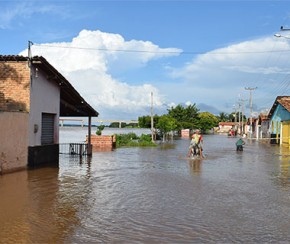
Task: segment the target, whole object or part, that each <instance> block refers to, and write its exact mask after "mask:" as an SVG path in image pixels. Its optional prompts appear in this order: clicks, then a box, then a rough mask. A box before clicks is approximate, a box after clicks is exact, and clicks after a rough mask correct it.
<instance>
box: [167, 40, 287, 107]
mask: <svg viewBox="0 0 290 244" xmlns="http://www.w3.org/2000/svg"><path fill="white" fill-rule="evenodd" d="M289 53H290V45H289V40H288V41H287V40H286V39H277V38H275V37H266V38H260V39H256V40H252V41H246V42H242V43H238V44H233V45H230V46H228V47H225V48H221V49H217V50H213V51H211V52H208V53H206V54H202V55H198V56H197V57H195V58H194V59H193V60H192V61H191V62H189V63H187V64H186V65H185V66H184V67H183V68H181V69H175V70H173V71H172V73H171V76H172V77H174V78H175V79H180V80H182V81H183V82H182V83H179V84H178V85H174V84H172V85H171V87H170V89H171V90H172V91H174V93H176V91H177V90H178V89H179V90H180V93H182V97H184V98H187V99H188V98H190V96H191V97H192V98H191V99H190V101H192V102H194V103H197V104H198V103H203V104H208V105H211V106H215V107H216V108H218V109H219V110H220V111H225V112H227V110H229V109H231V107H232V104H234V103H235V102H237V101H238V100H239V99H241V98H243V99H246V100H247V99H248V97H249V92H248V91H245V89H244V88H245V87H258V89H257V90H255V92H254V97H253V103H255V102H256V103H258V104H257V105H256V107H258V108H257V109H262V108H265V107H268V106H271V105H272V102H273V101H274V100H275V98H276V96H278V95H282V93H287V92H288V90H287V89H283V87H282V86H283V84H284V87H287V86H286V85H285V84H286V83H290V82H289V74H290V73H289V72H290V57H289ZM239 95H241V97H239ZM288 95H289V93H288Z"/></svg>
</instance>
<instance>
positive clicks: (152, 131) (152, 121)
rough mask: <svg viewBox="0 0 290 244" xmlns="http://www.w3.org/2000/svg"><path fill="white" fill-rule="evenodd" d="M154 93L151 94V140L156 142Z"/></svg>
mask: <svg viewBox="0 0 290 244" xmlns="http://www.w3.org/2000/svg"><path fill="white" fill-rule="evenodd" d="M153 123H154V120H153V92H151V140H152V142H154V124H153Z"/></svg>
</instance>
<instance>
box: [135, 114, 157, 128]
mask: <svg viewBox="0 0 290 244" xmlns="http://www.w3.org/2000/svg"><path fill="white" fill-rule="evenodd" d="M158 118H159V116H158V115H154V116H153V125H155V124H157V122H158ZM138 122H139V127H140V128H151V116H149V115H146V116H142V117H138ZM154 127H155V126H154Z"/></svg>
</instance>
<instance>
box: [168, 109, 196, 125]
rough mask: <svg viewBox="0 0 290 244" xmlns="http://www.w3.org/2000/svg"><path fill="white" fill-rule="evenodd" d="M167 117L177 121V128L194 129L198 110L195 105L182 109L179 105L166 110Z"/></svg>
mask: <svg viewBox="0 0 290 244" xmlns="http://www.w3.org/2000/svg"><path fill="white" fill-rule="evenodd" d="M167 111H168V115H169V116H170V117H172V118H174V119H176V121H177V128H178V129H179V130H181V129H193V128H195V127H196V123H197V118H198V112H199V109H198V108H197V107H196V105H195V104H193V105H189V106H187V107H183V106H182V105H181V104H179V105H177V106H176V107H171V108H170V109H168V110H167Z"/></svg>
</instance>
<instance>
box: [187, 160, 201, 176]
mask: <svg viewBox="0 0 290 244" xmlns="http://www.w3.org/2000/svg"><path fill="white" fill-rule="evenodd" d="M202 162H203V160H199V159H189V160H188V164H189V167H190V170H191V172H192V174H197V175H198V174H200V173H201V165H202Z"/></svg>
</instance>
